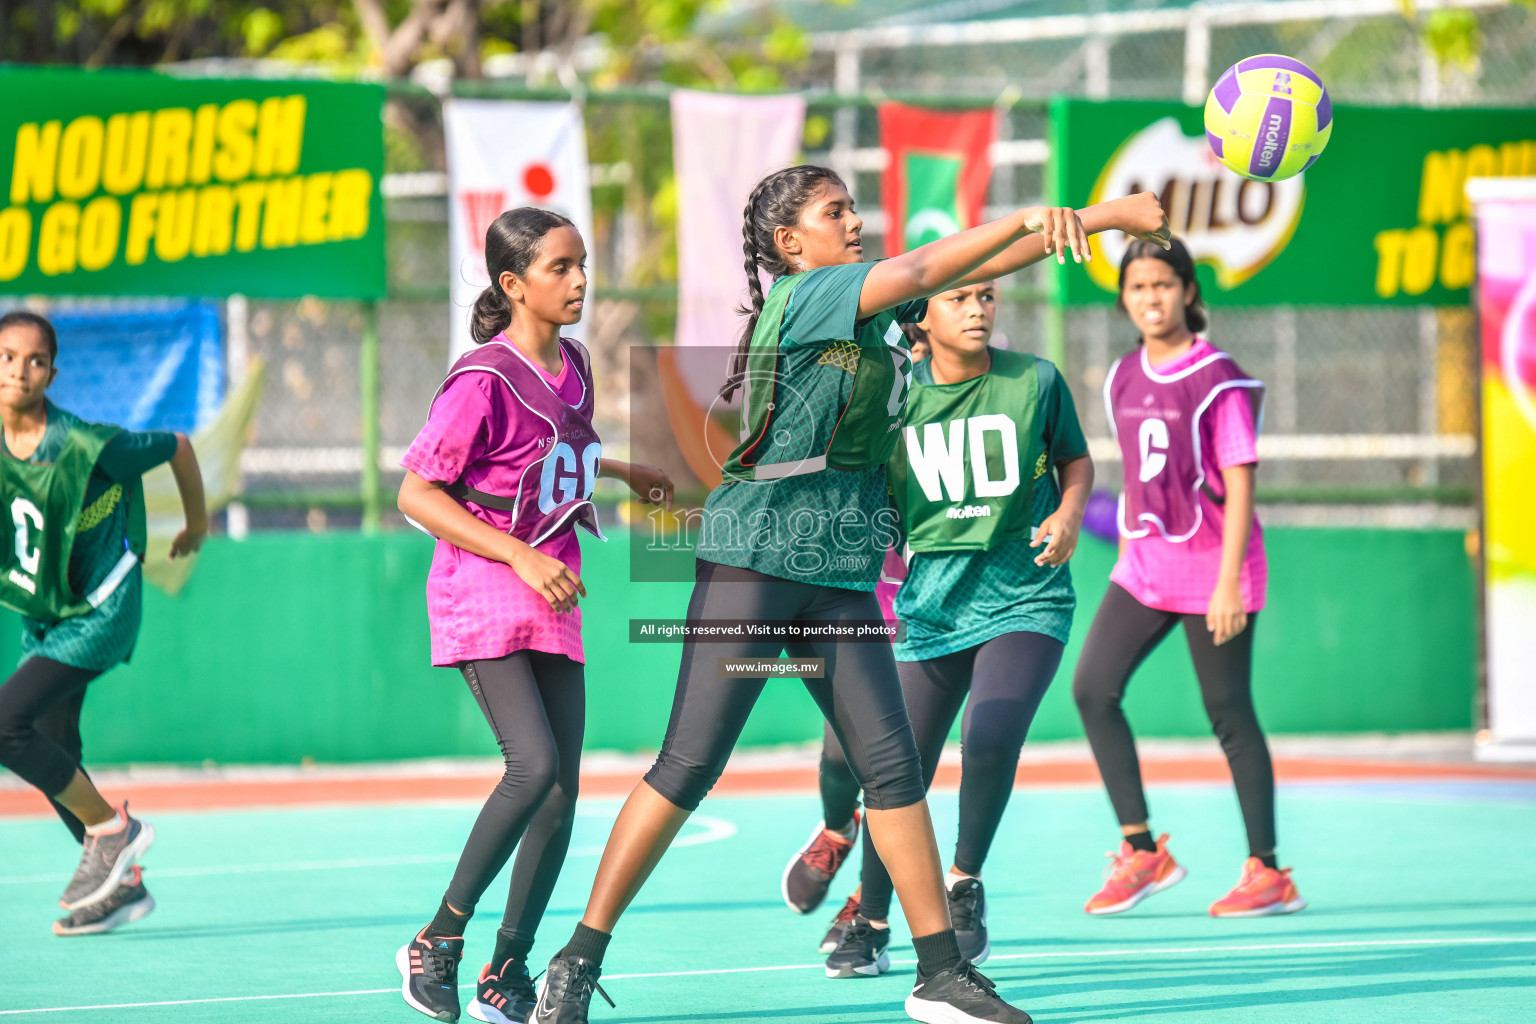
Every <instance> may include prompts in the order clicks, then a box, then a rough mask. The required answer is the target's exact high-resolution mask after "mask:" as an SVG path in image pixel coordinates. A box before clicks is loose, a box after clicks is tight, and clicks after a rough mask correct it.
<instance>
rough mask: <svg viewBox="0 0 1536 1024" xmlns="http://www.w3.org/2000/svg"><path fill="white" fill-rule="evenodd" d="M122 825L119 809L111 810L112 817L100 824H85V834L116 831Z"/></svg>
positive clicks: (102, 834) (100, 834) (102, 833)
mask: <svg viewBox="0 0 1536 1024" xmlns="http://www.w3.org/2000/svg"><path fill="white" fill-rule="evenodd" d="M122 827H123V815H122V812H121V811H113V812H112V817H111V818H109V819H108V820H106V821H104V822H102V823H101V824H100V825H87V826H85V834H86V835H88V836H104V835H106V834H107V833H108V832H116V831H117V830H118V829H120V828H122Z"/></svg>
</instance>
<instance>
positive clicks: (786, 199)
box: [720, 164, 846, 401]
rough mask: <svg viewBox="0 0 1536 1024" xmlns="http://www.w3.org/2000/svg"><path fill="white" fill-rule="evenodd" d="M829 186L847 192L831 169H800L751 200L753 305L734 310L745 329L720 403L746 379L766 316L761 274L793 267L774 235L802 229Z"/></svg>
mask: <svg viewBox="0 0 1536 1024" xmlns="http://www.w3.org/2000/svg"><path fill="white" fill-rule="evenodd" d="M826 184H833V185H837V186H839V187H846V186H844V185H843V179H842V178H841V177H839V176H838V174H837V172H836V171H834V170H832V169H831V168H829V167H818V166H816V165H815V164H801V165H799V166H797V167H786V168H784V169H783V170H781V171H774V172H773V173H772V174H769V175H767V176H765V177H764V178H763V179H762V180H761V181H759V182H758V183H757V184H756V185H755V186H753V188H752V194H751V195H749V196H748V197H747V205H746V208H745V209H744V210H742V214H741V251H742V256H743V259H742V267H743V269H744V270H746V272H747V297H748V300H749V302H750V305H747V306H741V307H739V308H737V310H736V312H737V314H738V315H740V316H743V317H745V318H746V324H745V325H744V326H743V328H742V332H741V338H740V339H739V340H738V341H737V344H736V354H735V355H734V356H733V357H732V358H731V373H730V376H729V377H727V378H726V381H725V386H724V387H722V388H721V389H720V397H721V398H724V399H726V400H727V401H729V400H730V398H731V396H732V395H733V394H735V393H736V389H737V388H739V387H741V385H742V383H743V382H744V381H745V380H746V378H747V353H748V351H749V350H750V349H751V347H752V335H753V334H755V333H756V332H757V321H758V319H759V318H760V317H761V316H762V315H763V303H764V301H765V298H766V297H765V296H764V295H763V284H762V281H761V280H760V279H759V278H758V276H757V275H758V271H759V270H762V271H765V272H766V273H767V274H768V275H769V276H770V277H774V278H778V277H783V276H784V275H785V274H787V273H789V264H788V262H786V261H785V259H784V256H783V254H782V253H780V252H779V247H778V246H777V245H776V244H775V243H774V241H773V232H774V229H776V228H780V227H789V226H793V225H795V224H798V223H799V221H800V214H801V213H802V212H803V211H804V210H805V207H806V206H807V205H808V204H809V203H810V201H811V200H812V199H813V198H814V197H815V195H816V192H817V191H818V190H819V189H820V188H821V187H822V186H823V185H826Z"/></svg>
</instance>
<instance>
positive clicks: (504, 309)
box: [469, 206, 576, 345]
mask: <svg viewBox="0 0 1536 1024" xmlns="http://www.w3.org/2000/svg"><path fill="white" fill-rule="evenodd" d="M575 226H576V225H575V224H573V223H571V219H570V218H569V217H562V216H561V215H560V214H558V213H554V212H553V211H550V210H541V209H539V208H538V207H535V206H521V207H518V208H517V209H515V210H507V211H506V212H505V213H503V214H501V216H499V217H497V218H496V219H495V220H493V221H491V226H490V227H488V228H486V230H485V272H486V273H487V274H489V275H490V278H491V283H490V286H489V287H487V288H486V289H485V290H484V291H482V292H481V293H480V294H479V296H477V297H476V298H475V305H474V308H473V309H471V310H470V313H469V333H470V335H471V336H472V337H473V338H474V339H475V344H477V345H484V344H485V343H486V342H488V341H490V340H491V339H492V338H494V337H496V335H498V334H500V333H501V332H502V331H504V330H506V329H507V328H508V327H510V326H512V300H511V299H509V298H508V297H507V293H506V292H504V291H502V290H501V275H502V274H503V273H506V272H508V271H510V272H511V273H512V275H513V276H514V277H524V276H526V275H527V273H528V268H529V267H531V266H533V261H534V260H536V259H538V258H539V252H540V251H541V250H542V249H543V248H544V236H545V235H547V234H549V233H550V232H551V231H553V230H555V228H566V227H575Z"/></svg>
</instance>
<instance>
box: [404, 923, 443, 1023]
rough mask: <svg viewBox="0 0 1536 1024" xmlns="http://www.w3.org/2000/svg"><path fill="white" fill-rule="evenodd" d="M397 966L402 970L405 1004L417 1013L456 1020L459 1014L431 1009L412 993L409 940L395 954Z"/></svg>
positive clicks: (435, 1018)
mask: <svg viewBox="0 0 1536 1024" xmlns="http://www.w3.org/2000/svg"><path fill="white" fill-rule="evenodd" d="M395 966H396V967H397V968H399V970H400V994H401V995H402V996H404V997H405V1005H407V1006H409V1007H410V1008H411V1009H413V1010H415V1011H416V1012H417V1013H423V1014H426V1015H427V1016H428V1017H431V1018H432V1019H433V1020H442V1021H455V1020H458V1019H459V1015H458V1014H456V1013H451V1012H450V1011H448V1010H429V1009H427V1008H426V1006H424V1005H423V1004H421V1003H419V1002H417V1000H416V997H415V996H413V995H411V944H410V943H409V942H407V943H406V944H405V945H403V946H401V947H400V952H398V953H396V954H395Z"/></svg>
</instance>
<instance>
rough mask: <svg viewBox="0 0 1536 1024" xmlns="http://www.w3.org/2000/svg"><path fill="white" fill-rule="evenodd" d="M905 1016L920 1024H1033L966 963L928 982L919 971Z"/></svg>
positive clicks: (964, 961) (987, 980)
mask: <svg viewBox="0 0 1536 1024" xmlns="http://www.w3.org/2000/svg"><path fill="white" fill-rule="evenodd" d="M907 1016H908V1017H911V1018H912V1019H913V1020H918V1021H922V1022H923V1024H1034V1021H1033V1019H1032V1018H1031V1017H1030V1016H1029V1014H1027V1013H1025V1012H1024V1011H1023V1010H1019V1009H1016V1008H1014V1007H1012V1006H1009V1005H1008V1004H1007V1003H1005V1002H1003V999H1002V997H1001V996H999V995H998V994H997V986H996V985H994V984H992V981H991V979H989V978H988V977H987V976H986V975H984V974H982V973H981V972H980V971H978V970H977V969H976V965H975V964H973V963H971V962H970V961H969V960H962V961H960V965H959V966H958V967H951V968H949V969H948V970H944V971H940V972H939V973H937V974H935V975H934V976H933V977H931V978H929V977H925V976H924V975H923V969H922V968H921V967H919V968H918V969H917V984H916V985H915V986H913V988H912V994H911V995H909V996H907Z"/></svg>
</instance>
